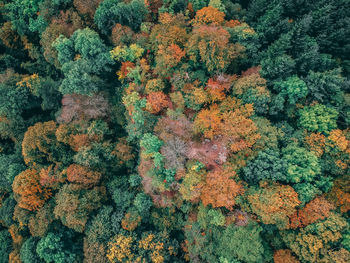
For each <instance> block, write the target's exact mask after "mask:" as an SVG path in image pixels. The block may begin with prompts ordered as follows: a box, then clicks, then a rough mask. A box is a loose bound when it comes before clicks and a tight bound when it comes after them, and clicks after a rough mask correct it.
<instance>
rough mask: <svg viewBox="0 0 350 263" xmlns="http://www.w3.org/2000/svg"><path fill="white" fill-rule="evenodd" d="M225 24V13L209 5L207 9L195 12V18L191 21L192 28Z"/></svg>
mask: <svg viewBox="0 0 350 263" xmlns="http://www.w3.org/2000/svg"><path fill="white" fill-rule="evenodd" d="M224 22H225V13H224V12H221V10H219V8H216V7H215V6H212V5H209V6H208V7H203V8H202V9H200V10H198V11H197V12H196V16H195V18H194V19H193V21H192V24H193V25H194V26H201V25H206V24H207V25H215V26H220V25H222V24H223V23H224Z"/></svg>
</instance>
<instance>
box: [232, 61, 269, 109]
mask: <svg viewBox="0 0 350 263" xmlns="http://www.w3.org/2000/svg"><path fill="white" fill-rule="evenodd" d="M257 70H258V68H251V69H248V70H247V71H246V72H244V73H243V74H242V76H241V77H240V78H239V79H238V80H237V81H235V82H234V87H233V93H234V94H235V95H236V96H237V97H238V98H240V99H242V101H243V103H245V104H248V103H250V104H253V106H254V110H255V111H256V112H257V113H260V114H263V113H266V112H267V110H268V103H269V102H270V92H269V90H268V89H267V86H266V80H265V79H263V78H262V77H261V76H260V74H259V73H258V72H255V71H257Z"/></svg>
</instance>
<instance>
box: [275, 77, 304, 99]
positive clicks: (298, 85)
mask: <svg viewBox="0 0 350 263" xmlns="http://www.w3.org/2000/svg"><path fill="white" fill-rule="evenodd" d="M274 89H275V90H276V91H278V92H279V94H281V95H282V96H285V97H287V98H288V99H287V101H288V103H289V104H291V105H294V104H295V103H297V102H298V101H299V100H300V99H302V98H305V97H306V96H307V95H308V93H309V89H308V87H307V86H306V83H305V82H304V81H303V80H301V79H300V78H298V77H297V76H292V77H289V78H287V79H286V80H285V81H279V82H275V84H274Z"/></svg>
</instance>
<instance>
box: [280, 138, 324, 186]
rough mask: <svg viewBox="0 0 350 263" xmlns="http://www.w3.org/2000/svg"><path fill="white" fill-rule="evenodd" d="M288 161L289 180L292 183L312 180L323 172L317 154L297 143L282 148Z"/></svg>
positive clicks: (285, 159) (284, 158) (284, 157)
mask: <svg viewBox="0 0 350 263" xmlns="http://www.w3.org/2000/svg"><path fill="white" fill-rule="evenodd" d="M282 153H283V160H284V161H285V162H286V163H287V181H288V182H292V183H300V182H303V181H304V182H311V181H313V180H314V178H315V177H316V176H318V175H320V174H321V168H320V164H319V160H318V158H317V156H316V155H315V154H314V153H313V152H309V151H307V150H306V149H305V148H302V147H299V146H297V145H296V144H289V145H288V146H287V147H286V148H284V149H283V150H282Z"/></svg>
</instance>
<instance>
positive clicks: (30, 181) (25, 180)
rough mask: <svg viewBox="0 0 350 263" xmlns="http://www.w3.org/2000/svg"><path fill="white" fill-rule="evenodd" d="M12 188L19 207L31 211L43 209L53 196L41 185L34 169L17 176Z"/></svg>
mask: <svg viewBox="0 0 350 263" xmlns="http://www.w3.org/2000/svg"><path fill="white" fill-rule="evenodd" d="M12 187H13V192H14V193H15V194H17V198H16V199H17V201H18V204H19V206H20V207H22V208H25V209H28V210H30V211H33V210H37V209H39V208H40V207H42V206H43V205H44V204H45V202H46V200H47V199H49V198H50V196H51V191H50V190H49V189H45V188H44V187H42V186H41V185H40V176H39V173H38V172H37V171H36V170H34V169H27V170H25V171H23V172H22V173H20V174H19V175H17V176H16V177H15V180H14V181H13V186H12Z"/></svg>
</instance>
